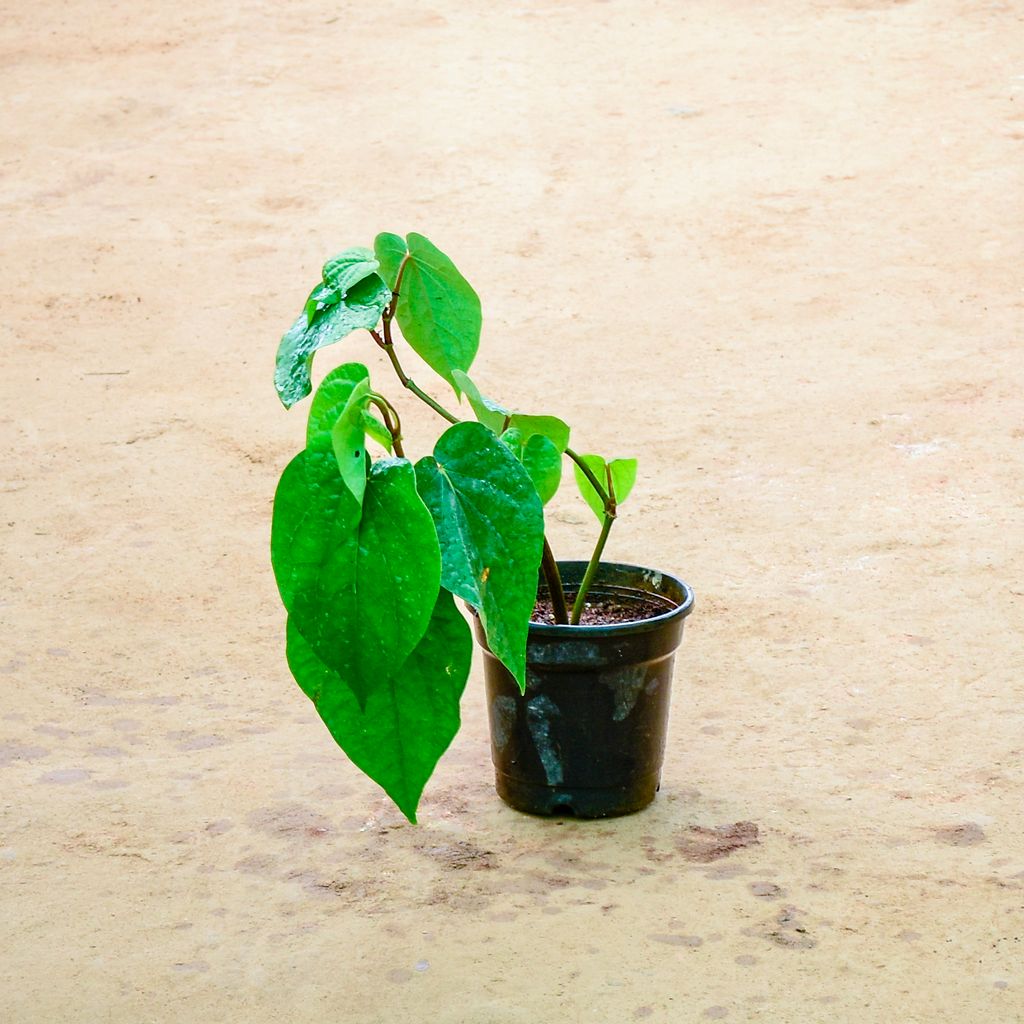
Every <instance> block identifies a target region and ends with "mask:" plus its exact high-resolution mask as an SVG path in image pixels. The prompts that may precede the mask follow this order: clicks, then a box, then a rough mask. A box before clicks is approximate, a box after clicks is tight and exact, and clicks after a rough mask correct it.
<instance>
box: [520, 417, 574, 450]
mask: <svg viewBox="0 0 1024 1024" xmlns="http://www.w3.org/2000/svg"><path fill="white" fill-rule="evenodd" d="M509 426H510V427H515V428H516V429H517V430H519V431H520V432H521V433H522V435H523V437H524V438H525V439H526V440H529V439H530V438H531V437H534V436H536V435H537V434H540V435H541V436H542V437H546V438H547V439H548V440H549V441H551V443H552V444H553V445H554V446H555V447H556V448H557V449H558V451H559V452H564V451H565V449H566V448H568V447H569V424H568V423H566V422H565V421H564V420H560V419H559V418H558V417H557V416H527V415H526V414H525V413H521V412H516V413H513V414H512V422H511V423H510V424H509Z"/></svg>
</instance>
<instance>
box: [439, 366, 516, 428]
mask: <svg viewBox="0 0 1024 1024" xmlns="http://www.w3.org/2000/svg"><path fill="white" fill-rule="evenodd" d="M452 378H453V380H454V381H455V384H456V386H457V387H458V388H459V389H461V391H462V392H463V393H464V394H465V396H466V398H467V399H468V400H469V405H470V408H471V409H472V410H473V415H474V416H476V418H477V419H478V420H479V421H480V422H481V423H482V424H483V425H484V426H485V427H487V428H488V429H489V430H493V431H494V433H496V434H500V433H501V432H502V430H503V429H504V427H505V420H507V419H508V418H509V417H510V416H511V415H512V411H511V410H510V409H506V408H504V406H501V405H498V403H497V402H493V401H491V399H489V398H485V397H484V396H483V395H482V394H481V393H480V389H479V388H478V387H477V386H476V384H474V383H473V381H471V380H470V379H469V377H468V376H467V375H466V374H464V373H463V372H462V371H461V370H453V371H452Z"/></svg>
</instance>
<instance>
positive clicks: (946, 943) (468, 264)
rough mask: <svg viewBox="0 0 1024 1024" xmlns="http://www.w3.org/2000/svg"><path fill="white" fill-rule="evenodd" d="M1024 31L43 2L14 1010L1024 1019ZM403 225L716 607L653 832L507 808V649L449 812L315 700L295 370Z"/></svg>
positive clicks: (27, 411)
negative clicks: (363, 252) (284, 383)
mask: <svg viewBox="0 0 1024 1024" xmlns="http://www.w3.org/2000/svg"><path fill="white" fill-rule="evenodd" d="M1022 22H1024V7H1022V6H1021V5H1020V4H1019V3H1017V2H1016V0H1013V2H1006V3H999V2H982V0H977V2H975V0H911V2H906V3H898V2H892V0H889V2H885V0H846V2H835V3H824V2H817V3H816V2H802V3H797V2H789V0H777V2H769V3H753V2H739V0H736V2H725V0H718V2H709V0H697V2H695V3H687V4H682V3H670V2H641V0H613V2H610V3H597V2H592V3H583V2H572V0H533V2H512V3H509V4H494V3H483V2H469V0H456V2H453V3H450V4H447V5H438V6H437V7H430V6H427V5H420V4H411V3H407V4H404V5H403V4H395V3H389V2H385V3H382V4H359V5H357V4H345V3H328V2H313V0H298V2H295V3H269V2H254V0H242V2H241V3H231V4H217V3H213V2H210V0H183V2H179V3H170V2H150V3H142V4H138V5H129V4H87V3H83V2H80V0H79V2H65V3H57V2H52V0H42V2H37V3H32V4H29V3H27V2H25V0H7V2H6V3H4V4H3V12H2V30H0V39H2V47H3V58H2V61H0V85H2V88H0V104H2V110H3V117H2V119H0V139H2V150H0V171H2V180H0V224H2V232H0V245H2V248H3V269H4V272H3V280H2V284H0V288H2V297H3V309H2V331H3V334H2V348H0V396H2V399H3V402H2V410H0V417H2V420H3V432H2V438H0V444H2V460H3V461H2V474H0V476H2V479H0V489H2V493H3V503H2V511H3V515H2V517H0V519H2V523H0V525H2V527H3V542H2V549H0V559H2V578H3V590H2V594H0V602H2V607H0V616H2V623H3V633H2V635H3V637H4V643H3V651H2V653H0V673H2V674H3V675H2V678H3V683H4V702H3V708H2V711H0V785H2V796H0V804H2V809H3V813H2V836H0V879H2V883H0V885H2V889H0V900H2V906H0V913H2V919H3V922H4V941H3V950H2V956H0V1020H3V1021H5V1022H19V1024H20V1022H57V1021H74V1022H79V1021H80V1022H86V1021H87V1022H107V1021H110V1022H118V1024H120V1022H125V1024H128V1022H131V1024H139V1022H160V1024H163V1022H179V1021H180V1022H190V1024H191V1022H195V1021H198V1020H204V1021H211V1022H218V1024H219V1022H224V1024H228V1022H235V1021H238V1022H243V1021H244V1022H246V1024H253V1022H263V1021H286V1022H305V1021H310V1022H314V1021H315V1022H322V1021H343V1022H345V1024H393V1022H395V1021H429V1022H431V1024H547V1022H552V1024H554V1022H568V1024H576V1022H602V1024H604V1022H607V1024H618V1022H623V1021H625V1022H629V1021H634V1020H646V1021H649V1022H651V1024H659V1022H666V1024H675V1022H690V1021H694V1022H700V1021H703V1020H705V1019H710V1020H727V1021H735V1022H740V1021H770V1022H773V1024H787V1022H828V1021H841V1022H858V1024H862V1022H876V1021H877V1022H892V1021H900V1022H929V1024H930V1022H940V1021H950V1022H953V1021H955V1022H986V1024H990V1022H999V1024H1002V1022H1013V1021H1019V1020H1024V824H1022V815H1021V808H1022V798H1024V785H1022V781H1024V780H1022V770H1021V764H1022V757H1024V728H1022V722H1024V719H1022V698H1024V674H1022V670H1024V658H1022V653H1021V651H1022V645H1021V626H1022V617H1024V582H1022V579H1024V571H1022V570H1024V559H1022V555H1021V539H1022V536H1024V530H1022V528H1024V523H1022V515H1021V501H1020V491H1021V469H1022V449H1024V414H1022V406H1021V394H1022V391H1024V361H1022V359H1021V354H1020V348H1019V341H1020V339H1019V334H1020V328H1021V325H1022V317H1021V309H1022V301H1021V300H1022V295H1021V279H1020V276H1019V268H1020V260H1021V256H1022V249H1024V245H1022V241H1024V234H1022V228H1024V202H1022V184H1024V180H1022V178H1024V175H1022V174H1021V142H1022V140H1024V24H1022ZM380 229H388V230H397V231H408V230H419V231H422V232H423V233H425V234H427V235H429V236H431V237H433V238H434V239H435V240H436V241H437V242H438V243H439V244H440V245H441V246H442V247H443V248H445V249H446V250H448V251H449V252H450V253H451V254H452V255H453V256H454V258H455V259H456V261H457V262H458V263H459V265H460V266H461V267H462V268H463V269H464V271H465V272H466V274H467V276H469V277H470V279H471V280H472V281H473V282H474V283H475V284H476V286H477V289H478V291H479V292H480V293H481V295H482V297H483V302H484V310H485V337H484V343H483V347H482V349H481V355H480V357H479V360H478V363H477V372H476V375H477V377H478V379H479V380H480V382H481V384H482V385H483V386H485V387H486V388H487V389H488V390H493V391H495V392H497V393H499V394H501V395H503V396H505V397H507V398H510V399H512V400H513V401H517V402H519V403H521V404H523V405H527V406H529V407H532V408H534V409H536V410H538V411H552V412H558V413H560V414H562V415H563V416H565V417H566V418H567V419H569V420H570V421H571V422H572V424H573V427H574V431H575V433H574V437H575V440H576V445H577V447H579V448H581V449H583V450H597V451H605V452H613V453H619V454H637V455H639V456H640V457H641V478H640V482H639V484H638V486H637V488H636V491H635V492H634V495H635V496H634V497H633V498H631V499H630V504H629V507H628V508H627V513H628V514H626V515H625V516H624V518H623V520H622V521H621V523H620V524H619V525H618V526H617V527H616V529H615V531H614V533H613V536H612V541H611V544H610V547H609V552H608V553H609V557H611V558H614V559H617V560H623V561H637V562H642V563H645V564H651V565H655V566H658V567H663V568H666V569H671V570H675V571H678V572H679V573H680V574H681V575H683V576H684V577H685V578H686V579H688V580H689V581H690V583H691V584H692V585H693V586H694V588H695V590H696V591H697V594H698V609H697V612H696V613H695V614H694V616H693V617H692V618H691V619H690V620H689V625H688V628H687V634H686V637H685V639H684V644H683V648H682V650H681V652H680V657H679V661H678V665H677V674H676V685H677V691H676V700H675V703H674V708H673V719H672V733H671V741H670V750H669V754H668V759H667V763H666V767H665V775H664V785H663V789H662V794H661V796H660V797H659V799H658V800H657V802H656V804H655V805H654V806H653V807H652V808H651V809H650V810H648V811H647V812H645V813H643V814H641V815H639V816H636V817H633V818H629V819H621V820H616V821H611V822H605V823H596V824H593V823H581V822H573V821H543V820H534V819H530V818H527V817H523V816H520V815H517V814H516V813H514V812H512V811H510V810H508V809H507V808H505V807H503V806H502V805H501V804H500V803H499V802H498V800H497V799H496V797H495V796H494V793H493V789H492V785H491V779H490V765H489V752H488V747H487V738H486V726H485V722H484V716H483V704H482V698H481V688H482V687H481V680H480V673H479V666H477V667H476V668H475V669H474V673H473V677H472V678H471V681H470V686H469V689H468V693H467V698H466V700H465V704H464V717H465V726H464V729H463V731H462V733H461V734H460V736H459V738H458V739H457V741H456V743H455V745H454V746H453V748H452V750H451V751H450V752H449V755H448V756H447V757H446V759H445V760H444V762H443V763H442V766H441V768H440V770H439V772H438V774H437V776H436V778H435V780H434V782H433V783H432V785H431V786H430V788H429V790H428V795H427V798H426V799H425V801H424V804H423V806H422V824H421V825H420V826H418V827H415V828H414V827H410V826H408V825H406V824H404V823H403V822H402V820H401V819H400V818H399V817H398V815H397V814H396V812H394V811H393V809H392V808H391V807H390V806H389V805H388V804H387V803H386V801H384V800H383V799H382V798H381V797H380V794H379V791H378V790H376V788H375V787H374V786H373V785H372V784H371V783H369V782H368V781H366V780H365V779H363V778H362V777H361V776H359V775H358V774H357V773H355V772H354V770H353V769H352V768H351V767H350V766H349V765H348V763H347V762H346V760H345V758H344V757H343V756H342V755H341V754H340V752H338V751H337V749H336V748H335V747H334V746H333V744H332V741H331V740H330V737H329V736H328V734H327V732H326V730H325V729H324V728H323V727H322V726H321V725H320V723H319V721H318V720H317V718H316V716H315V714H314V712H313V709H312V707H311V706H310V705H308V704H307V702H306V701H305V700H304V698H303V697H302V696H301V694H300V693H299V691H298V690H297V689H296V688H295V687H294V684H293V683H292V682H291V679H290V677H289V675H288V672H287V669H286V667H285V662H284V658H283V626H284V615H283V612H282V610H281V608H280V606H279V603H278V600H277V595H276V591H275V587H274V583H273V579H272V577H271V573H270V569H269V566H268V558H267V547H268V544H267V542H268V533H269V521H270V501H271V496H272V493H273V488H274V486H275V483H276V480H277V476H278V474H279V472H280V470H281V468H282V467H283V466H284V464H285V462H286V461H287V459H288V458H289V457H290V454H291V452H292V451H293V450H294V449H295V448H296V447H298V446H299V445H300V444H301V438H302V434H303V427H304V418H305V413H304V412H301V411H295V412H293V413H292V414H286V413H285V412H284V411H283V410H282V409H281V408H280V407H279V405H278V404H277V401H276V398H275V396H274V393H273V389H272V387H271V367H272V360H273V354H274V349H275V346H276V342H277V339H278V337H279V335H280V334H281V332H282V331H283V330H284V328H285V327H286V326H287V325H288V324H289V323H290V321H291V319H292V318H293V317H294V315H295V313H296V312H297V310H298V308H299V306H300V304H301V301H302V299H303V298H304V295H305V292H306V290H307V289H308V287H309V286H310V285H311V284H312V282H313V281H314V280H315V278H316V276H317V273H318V269H319V265H320V263H321V261H322V259H323V258H324V257H325V256H326V255H328V254H331V253H333V252H334V251H336V250H338V249H340V248H343V247H345V246H347V245H350V244H360V243H363V244H365V243H367V242H369V241H370V239H372V237H373V235H374V233H375V232H376V231H377V230H380ZM346 358H348V359H352V358H357V359H358V358H363V359H364V360H366V361H367V362H368V363H369V365H370V366H371V369H372V371H373V373H374V374H375V377H376V378H377V380H378V382H379V383H381V384H384V383H385V382H386V381H387V370H386V367H384V366H382V365H381V364H380V362H379V360H377V358H376V354H375V351H374V349H373V346H372V344H368V343H367V342H364V341H362V340H358V341H357V340H356V339H354V338H353V339H352V341H351V342H349V343H348V344H346V345H344V346H338V347H337V348H336V349H335V350H332V351H331V352H330V353H329V354H325V356H324V357H323V361H322V362H320V363H319V364H318V365H319V372H320V373H323V372H324V371H325V370H326V369H327V368H328V367H330V366H332V365H334V364H335V363H337V362H339V361H341V360H343V359H346ZM424 380H425V378H424ZM387 386H388V387H389V388H391V390H392V394H394V393H396V389H394V388H392V386H391V385H387ZM403 409H404V410H405V416H406V420H407V435H408V437H409V438H410V442H409V443H410V448H411V449H412V450H413V453H414V454H416V455H418V454H421V453H422V452H424V451H425V450H427V449H428V448H429V446H430V445H431V444H432V437H433V433H432V432H433V431H434V429H435V423H434V422H433V421H432V420H431V418H430V415H429V413H428V412H427V411H426V410H425V409H422V410H421V409H419V408H413V407H411V406H409V405H408V403H406V404H405V405H403ZM593 525H594V524H593V522H592V521H591V519H590V514H589V512H587V510H586V509H585V508H583V507H582V505H580V504H578V503H576V502H575V501H573V500H572V499H571V496H569V495H567V496H566V499H565V501H564V502H561V503H560V504H558V505H557V507H556V508H555V509H554V511H553V513H552V516H551V532H552V536H553V540H554V544H555V548H556V551H557V552H558V553H559V554H560V555H561V556H563V557H579V556H581V555H583V554H585V553H586V551H587V548H588V544H589V543H590V542H591V538H592V536H593ZM741 822H749V823H751V824H752V825H753V826H756V837H755V836H754V833H752V832H751V830H750V828H749V827H748V826H742V827H741V828H739V829H738V830H737V828H736V827H735V826H736V825H737V823H741ZM716 829H717V830H719V831H717V832H716V831H714V830H716ZM730 829H731V830H732V831H731V832H730ZM730 834H731V835H733V836H734V837H735V836H737V835H739V836H741V837H745V838H744V839H743V841H742V842H735V841H733V842H730V841H728V840H727V839H726V838H724V837H727V836H728V835H730ZM755 839H756V841H754V840H755Z"/></svg>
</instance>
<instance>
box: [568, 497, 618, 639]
mask: <svg viewBox="0 0 1024 1024" xmlns="http://www.w3.org/2000/svg"><path fill="white" fill-rule="evenodd" d="M614 522H615V516H614V515H610V516H608V515H606V516H605V517H604V525H603V526H602V527H601V536H600V537H598V538H597V546H596V547H595V548H594V553H593V554H592V555H591V556H590V564H589V565H588V566H587V571H586V573H584V575H583V582H582V583H581V584H580V589H579V590H578V591H577V592H576V600H575V601H574V602H573V606H572V618H571V619H570V620H569V625H570V626H578V625H579V624H580V619H581V618H582V616H583V609H584V607H585V606H586V603H587V593H588V592H589V591H590V585H591V584H592V583H593V582H594V577H595V576H596V575H597V570H598V567H599V566H600V564H601V555H602V554H603V553H604V546H605V544H607V543H608V534H609V533H611V529H612V523H614Z"/></svg>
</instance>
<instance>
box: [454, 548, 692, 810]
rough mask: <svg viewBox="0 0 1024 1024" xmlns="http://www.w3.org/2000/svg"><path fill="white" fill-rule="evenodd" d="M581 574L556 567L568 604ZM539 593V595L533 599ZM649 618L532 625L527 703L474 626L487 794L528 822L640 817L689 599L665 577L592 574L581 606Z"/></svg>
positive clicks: (658, 752) (566, 565)
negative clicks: (593, 604)
mask: <svg viewBox="0 0 1024 1024" xmlns="http://www.w3.org/2000/svg"><path fill="white" fill-rule="evenodd" d="M586 565H587V564H586V562H560V563H559V569H560V571H561V573H562V580H563V585H564V586H565V589H566V592H567V594H570V595H571V594H573V593H574V592H575V590H576V588H577V587H578V586H579V583H580V580H581V579H582V577H583V573H584V572H585V571H586ZM544 595H545V591H544V590H543V588H542V590H541V596H542V597H543V596H544ZM598 599H604V600H605V601H609V600H610V601H612V602H613V603H614V604H615V605H619V606H623V607H626V608H629V607H630V606H631V605H635V606H636V607H637V608H638V609H640V608H641V607H644V606H646V608H647V614H649V613H650V606H651V604H653V605H655V607H659V606H660V607H663V608H664V611H662V612H661V613H660V614H656V615H655V616H654V617H651V618H645V619H637V620H636V621H632V622H621V623H615V624H613V625H598V626H588V625H581V626H555V625H542V624H540V623H531V625H530V630H529V636H528V640H527V646H526V693H525V694H521V693H520V692H519V687H518V686H517V685H516V682H515V680H514V679H513V678H512V676H511V675H510V673H509V671H508V670H507V669H506V668H505V666H504V665H502V664H501V662H500V661H498V659H497V658H495V657H494V655H493V654H491V652H490V650H489V649H488V647H487V643H486V640H485V638H484V633H483V629H482V627H481V625H480V620H479V619H478V618H477V617H476V616H474V617H473V619H474V629H475V630H476V637H477V640H478V642H479V643H480V646H481V647H482V648H483V652H484V679H485V683H486V688H487V711H488V716H489V719H490V727H491V758H492V760H493V761H494V769H495V787H496V789H497V791H498V795H499V796H500V797H501V798H502V800H504V801H505V803H507V804H508V805H509V806H510V807H514V808H515V809H516V810H519V811H526V812H527V813H529V814H543V815H553V814H567V815H574V816H576V817H578V818H607V817H613V816H615V815H621V814H632V813H633V812H635V811H639V810H641V809H643V808H644V807H646V806H647V805H648V804H649V803H650V802H651V801H652V800H653V799H654V795H655V793H656V792H657V791H658V788H659V786H660V783H661V766H662V761H663V760H664V754H665V739H666V734H667V731H668V712H669V702H670V699H671V690H672V670H673V663H674V660H675V652H676V648H677V647H678V646H679V643H680V641H681V640H682V636H683V624H684V621H685V619H686V616H687V615H689V614H690V612H691V611H692V610H693V591H692V590H691V589H690V588H689V587H688V586H687V585H686V584H685V583H684V582H683V581H682V580H679V579H677V578H676V577H674V576H670V575H669V574H667V573H663V572H658V571H656V570H652V569H643V568H639V567H637V566H632V565H619V564H616V563H607V564H602V565H601V567H600V569H599V571H598V575H597V577H596V579H595V581H594V585H593V587H592V589H591V591H590V595H589V596H588V601H597V600H598Z"/></svg>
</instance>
